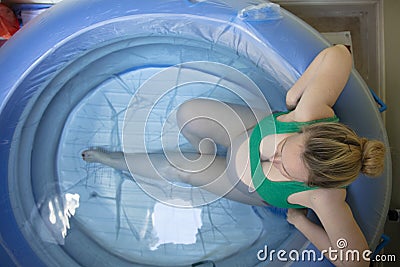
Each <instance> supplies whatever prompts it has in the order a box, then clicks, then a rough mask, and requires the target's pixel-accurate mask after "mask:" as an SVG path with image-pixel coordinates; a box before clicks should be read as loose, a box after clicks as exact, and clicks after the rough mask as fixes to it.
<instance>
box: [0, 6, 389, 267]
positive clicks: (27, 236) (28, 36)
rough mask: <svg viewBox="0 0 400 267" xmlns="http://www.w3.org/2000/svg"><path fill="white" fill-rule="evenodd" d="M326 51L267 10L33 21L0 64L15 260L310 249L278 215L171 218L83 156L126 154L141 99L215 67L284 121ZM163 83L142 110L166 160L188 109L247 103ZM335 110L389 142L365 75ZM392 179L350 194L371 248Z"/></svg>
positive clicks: (239, 259)
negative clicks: (194, 103) (126, 129)
mask: <svg viewBox="0 0 400 267" xmlns="http://www.w3.org/2000/svg"><path fill="white" fill-rule="evenodd" d="M326 45H327V43H326V42H325V41H323V39H322V38H321V37H320V36H319V34H317V33H316V32H314V31H313V30H312V29H311V28H310V27H309V26H307V25H305V24H304V23H303V22H301V21H300V20H298V19H297V18H295V17H294V16H292V15H290V14H288V13H287V12H285V11H284V10H282V9H280V8H279V7H277V6H276V5H271V4H270V3H265V2H264V1H217V0H215V1H195V0H193V1H186V0H169V1H165V0H162V1H161V0H152V1H141V2H140V3H138V2H136V1H128V0H127V1H119V2H117V3H115V2H111V1H65V2H62V3H59V4H57V5H56V6H55V7H52V8H51V9H50V10H49V11H48V12H45V13H44V14H42V15H40V16H39V17H37V18H36V19H34V20H33V21H32V22H31V23H30V24H28V25H27V26H26V28H24V29H23V30H22V31H21V32H19V33H17V34H16V36H14V37H13V38H12V40H10V41H9V42H8V43H7V44H6V45H5V46H4V47H3V48H2V49H1V50H0V66H2V69H3V68H7V69H9V70H8V71H7V72H2V73H1V74H0V84H2V89H1V91H0V99H1V104H0V111H1V113H0V126H1V132H0V172H1V177H2V178H1V186H0V190H2V191H1V195H2V196H5V197H4V198H3V201H2V202H1V203H0V204H1V209H2V210H3V218H5V219H3V220H2V221H1V222H0V227H1V228H0V229H1V244H2V246H3V247H4V248H5V249H6V251H7V252H8V254H9V257H10V258H11V259H12V260H13V261H14V263H15V264H17V265H22V266H32V265H34V266H46V265H47V266H54V265H60V266H79V265H81V266H90V265H93V266H94V265H96V266H106V265H112V266H127V265H130V266H132V265H136V266H145V265H149V266H165V265H166V264H170V265H172V266H186V265H191V264H196V263H197V262H204V263H207V262H208V263H210V262H213V263H214V264H216V265H217V266H257V265H259V266H264V265H265V262H260V261H259V260H258V259H257V257H256V256H257V252H258V251H259V250H261V249H263V248H264V246H265V245H268V246H269V247H270V248H271V249H280V248H283V249H286V250H290V249H298V250H300V249H301V248H304V247H306V246H308V242H307V241H306V240H305V239H304V237H303V236H302V235H301V234H299V233H298V232H297V231H296V230H295V229H293V228H292V227H290V226H289V225H288V224H287V223H286V221H285V219H284V218H282V217H280V216H277V215H274V214H272V213H271V212H269V211H268V210H265V209H263V208H256V207H251V206H246V205H241V204H238V203H235V202H232V201H227V200H225V199H220V200H218V201H217V202H215V203H212V204H210V205H207V206H204V207H195V208H192V209H179V208H173V207H172V208H171V207H170V206H167V205H163V204H160V203H159V202H156V201H154V199H152V198H151V197H149V196H147V195H146V194H144V193H143V192H142V191H141V189H140V188H139V187H138V186H137V184H136V183H135V182H134V180H133V179H132V177H130V176H129V175H127V174H126V173H123V172H118V171H115V170H113V169H110V168H105V167H103V166H100V165H97V164H89V165H88V164H86V163H85V162H83V161H82V160H81V159H80V152H81V151H82V150H83V149H85V148H87V147H95V146H102V147H106V148H108V149H110V150H119V149H120V148H121V145H122V144H121V138H122V136H121V135H122V128H123V127H122V122H123V114H124V112H125V111H126V109H127V107H128V106H129V101H130V99H131V98H132V97H133V96H134V95H135V92H136V91H137V90H138V89H139V88H140V87H141V85H143V83H144V82H145V81H147V80H149V79H150V78H151V77H154V75H153V74H155V73H158V72H159V71H160V70H164V69H167V68H169V67H171V66H175V65H177V64H183V63H187V62H204V61H205V62H211V63H213V64H221V65H224V66H229V67H231V68H233V69H235V70H236V71H237V72H239V73H241V74H243V75H244V76H246V77H249V78H250V79H251V80H252V81H253V82H254V84H255V85H256V86H257V87H258V88H259V89H260V92H261V93H262V95H263V97H264V98H265V100H266V101H267V102H268V104H269V106H270V107H269V108H271V110H283V109H285V103H284V96H285V93H286V90H288V89H289V88H290V86H291V85H292V84H293V83H294V81H295V80H296V79H297V78H298V77H299V75H300V73H302V71H304V69H305V68H306V66H307V65H308V64H309V62H310V61H311V60H312V58H313V57H314V56H315V55H316V54H317V53H318V52H319V51H320V50H321V49H322V48H323V47H325V46H326ZM5 66H6V67H5ZM217 78H220V79H222V80H224V79H225V80H227V81H229V82H232V81H235V79H234V77H229V75H228V77H222V76H221V77H217ZM173 79H176V77H171V80H173ZM169 82H171V81H169ZM159 84H160V87H159V88H155V89H154V91H153V90H151V91H149V92H147V91H146V92H145V94H144V95H142V98H141V101H138V102H135V103H136V105H137V109H136V110H137V111H139V112H140V111H141V110H143V109H146V108H148V107H149V106H151V107H153V108H152V109H151V113H150V117H149V118H151V120H150V121H149V122H150V123H148V125H147V126H146V127H149V128H146V129H147V131H146V133H147V134H146V135H145V136H144V138H145V140H146V145H147V146H149V147H150V148H151V149H153V150H157V149H159V148H160V146H161V145H160V142H159V140H160V137H162V136H163V132H162V131H161V130H160V129H162V127H163V126H164V125H165V121H166V119H167V118H168V117H169V115H170V114H171V112H173V110H175V109H176V107H177V106H179V104H180V103H183V102H184V101H185V100H188V99H191V98H195V97H208V98H214V99H219V100H224V101H230V102H240V101H241V99H240V95H239V98H238V95H237V94H232V91H231V90H229V88H226V87H224V86H219V85H218V84H219V83H214V84H213V86H210V84H207V83H193V84H190V85H186V86H183V87H177V88H172V89H171V88H166V89H165V90H164V91H163V90H162V89H163V88H162V84H163V81H160V83H159ZM216 85H217V86H216ZM236 86H238V84H236ZM156 89H161V90H158V91H157V90H156ZM170 89H171V90H170ZM155 92H157V94H159V98H160V102H158V105H155V103H154V101H153V99H154V94H155ZM241 94H243V93H241ZM253 97H254V95H253ZM254 104H255V103H254ZM135 107H136V106H135ZM335 110H336V112H337V113H338V115H339V117H340V118H341V120H342V121H343V122H345V123H348V124H350V125H351V126H352V127H353V128H354V129H355V130H356V131H357V132H358V133H359V134H361V135H365V136H368V137H374V138H378V139H381V140H383V141H384V142H387V139H386V134H385V131H384V128H383V125H382V122H381V120H380V117H379V114H378V112H377V110H376V108H375V103H374V102H373V100H372V97H371V96H370V94H369V91H368V90H367V87H366V85H365V84H364V83H363V81H362V80H361V79H360V77H359V75H358V74H357V73H356V72H353V73H352V75H351V78H350V80H349V83H348V84H347V86H346V88H345V90H344V92H343V94H342V96H341V97H340V99H339V101H338V103H337V104H336V106H335ZM173 126H174V124H172V126H171V127H170V129H173V128H174V127H173ZM139 137H140V135H138V138H139ZM179 145H180V146H183V147H185V146H186V145H187V142H185V141H184V140H180V144H179ZM390 178H391V173H390V160H389V158H388V161H387V168H386V172H385V173H384V174H383V175H382V177H381V179H376V180H370V179H367V178H365V177H360V178H359V179H358V180H357V182H356V183H354V184H353V185H352V186H350V188H349V197H348V202H349V204H350V206H351V207H352V210H353V213H354V215H355V217H356V219H357V221H358V223H359V224H360V227H361V228H362V230H363V232H364V233H365V235H366V238H367V240H368V242H369V244H370V246H371V248H374V247H375V246H376V244H377V242H378V241H379V237H380V234H381V232H382V228H383V223H384V218H385V214H386V211H387V207H388V200H389V198H390V195H389V194H390V193H389V190H390ZM173 213H174V214H176V215H175V218H179V220H178V221H185V222H186V223H187V226H186V227H183V226H180V227H177V226H176V223H177V221H173V220H172V222H173V223H172V225H171V224H168V223H167V219H166V216H167V215H166V214H173ZM160 221H161V222H162V221H165V225H163V224H162V223H161V224H160ZM160 225H163V226H162V227H161V228H160ZM249 225H251V227H250V226H249ZM163 227H164V229H163ZM171 233H172V234H171ZM179 236H181V238H179ZM183 237H185V238H183ZM269 264H270V265H274V264H276V265H280V264H281V263H280V262H271V263H269ZM316 264H318V265H320V264H321V263H320V262H318V263H316ZM307 265H310V263H307Z"/></svg>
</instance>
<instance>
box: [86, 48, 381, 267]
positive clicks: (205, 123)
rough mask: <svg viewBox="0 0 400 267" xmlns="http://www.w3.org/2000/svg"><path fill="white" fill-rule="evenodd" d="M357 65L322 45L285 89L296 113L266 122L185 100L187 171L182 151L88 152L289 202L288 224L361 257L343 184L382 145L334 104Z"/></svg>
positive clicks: (245, 197)
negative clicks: (359, 131) (222, 150)
mask: <svg viewBox="0 0 400 267" xmlns="http://www.w3.org/2000/svg"><path fill="white" fill-rule="evenodd" d="M351 68H352V59H351V55H350V53H349V51H348V50H347V48H346V47H344V46H342V45H337V46H333V47H330V48H327V49H325V50H323V51H321V52H320V53H319V54H318V55H317V57H316V58H315V59H314V60H313V61H312V63H311V64H310V65H309V66H308V68H307V70H306V71H305V72H304V74H303V75H302V76H301V77H300V78H299V79H298V81H297V82H296V83H295V84H294V85H293V87H292V88H291V89H290V90H289V91H288V93H287V96H286V104H287V106H288V108H289V110H291V111H289V112H279V113H274V114H271V115H270V116H267V117H265V118H263V119H262V120H261V121H257V120H256V118H259V116H257V113H258V112H259V114H262V112H261V111H259V110H252V109H250V108H248V107H246V106H241V105H235V104H228V103H223V102H219V101H216V100H210V99H194V100H190V101H188V102H185V103H184V104H182V105H181V106H180V107H179V110H178V112H177V120H178V124H179V127H180V129H181V132H182V134H183V135H184V136H185V137H186V138H187V140H188V141H189V142H190V143H191V144H192V145H193V146H194V147H195V148H197V149H198V153H197V155H196V157H195V158H191V164H190V167H189V166H187V165H186V162H187V159H186V160H183V158H182V155H181V154H180V153H168V156H167V155H165V154H153V155H149V157H147V156H144V155H143V154H124V153H123V152H105V151H102V150H97V149H93V150H86V151H84V152H83V153H82V157H83V159H84V160H85V161H87V162H99V163H102V164H105V165H108V166H111V167H113V168H116V169H120V170H125V171H130V172H131V173H132V174H133V175H141V176H145V177H149V178H152V177H154V178H158V177H159V175H158V173H157V171H156V170H154V169H153V168H151V167H150V168H149V166H151V165H149V162H148V160H149V158H150V159H151V162H152V164H153V165H156V166H157V167H158V168H159V169H161V170H162V171H163V172H164V173H165V175H166V176H168V177H175V179H177V180H178V181H182V182H185V183H189V184H191V185H193V186H201V187H202V188H204V189H206V190H208V191H210V192H212V193H214V194H217V195H219V196H224V197H227V198H229V199H232V200H235V201H239V202H242V203H246V204H250V205H272V206H277V207H283V208H289V211H288V216H287V220H288V221H289V223H291V224H293V225H294V226H295V227H297V229H299V230H300V231H301V232H302V233H303V234H304V235H305V236H306V237H307V238H308V239H309V240H310V241H311V242H312V243H313V244H314V245H315V246H316V247H317V248H318V249H320V250H321V251H323V250H328V248H332V249H338V247H337V241H338V240H340V239H343V238H344V239H346V240H347V242H348V244H347V247H346V248H344V249H343V250H344V252H346V251H348V250H358V251H359V252H360V255H361V252H362V251H364V250H367V249H368V245H367V242H366V240H365V237H364V235H363V233H362V232H361V230H360V228H359V226H358V225H357V223H356V221H355V220H354V217H353V215H352V212H351V210H350V208H349V206H348V205H347V203H346V201H345V198H346V187H347V186H348V185H349V184H351V183H352V182H353V181H354V180H355V179H356V178H357V176H358V175H359V173H360V172H361V173H364V174H366V175H367V176H371V177H374V176H378V175H379V174H381V172H382V171H383V168H384V155H385V147H384V145H383V143H382V142H379V141H376V140H368V139H366V138H363V137H359V136H357V135H356V133H355V132H354V131H353V130H351V129H350V128H349V127H347V126H345V125H343V124H341V123H339V118H338V117H337V116H336V115H335V113H334V110H333V109H332V106H333V105H334V104H335V102H336V100H337V99H338V97H339V95H340V93H341V92H342V90H343V88H344V86H345V84H346V82H347V80H348V78H349V75H350V71H351ZM211 140H212V141H211ZM214 142H215V143H217V144H219V145H222V146H225V147H227V149H228V152H227V156H226V157H221V156H215V150H216V146H215V145H214ZM190 156H193V155H189V156H188V157H190ZM170 162H174V164H171V163H170ZM180 162H181V163H180ZM127 163H128V164H127ZM128 166H129V168H128ZM304 208H309V209H312V210H313V211H314V212H315V213H316V214H317V216H318V218H319V219H320V221H321V224H322V226H320V225H317V224H314V223H313V222H311V221H310V220H309V219H308V218H307V217H306V215H305V212H304ZM327 256H328V255H327ZM331 260H332V261H333V262H334V263H335V264H337V265H342V264H345V265H346V266H348V265H355V266H356V265H357V266H358V265H360V266H367V265H368V264H367V262H365V261H363V260H362V258H361V259H360V260H359V261H357V260H355V261H340V259H336V258H334V257H331Z"/></svg>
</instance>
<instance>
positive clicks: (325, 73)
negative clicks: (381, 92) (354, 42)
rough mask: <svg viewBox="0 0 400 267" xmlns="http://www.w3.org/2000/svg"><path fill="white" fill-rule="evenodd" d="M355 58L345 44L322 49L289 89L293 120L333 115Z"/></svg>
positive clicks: (288, 94) (289, 104)
mask: <svg viewBox="0 0 400 267" xmlns="http://www.w3.org/2000/svg"><path fill="white" fill-rule="evenodd" d="M351 68H352V57H351V54H350V52H349V51H348V49H347V48H346V47H345V46H343V45H336V46H333V47H329V48H326V49H324V50H323V51H321V52H320V53H319V54H318V55H317V56H316V57H315V59H314V60H313V61H312V62H311V64H310V65H309V66H308V68H307V69H306V71H305V72H304V73H303V75H302V76H301V77H300V78H299V79H298V80H297V81H296V83H295V84H294V85H293V87H292V88H291V89H290V90H289V91H288V93H287V96H286V104H287V106H288V108H291V109H294V110H293V111H292V114H291V119H293V120H296V121H310V120H315V119H322V118H325V117H330V116H332V115H333V114H334V113H333V110H332V106H333V105H334V104H335V102H336V100H337V98H338V97H339V95H340V93H341V92H342V91H343V88H344V86H345V85H346V83H347V80H348V78H349V75H350V72H351Z"/></svg>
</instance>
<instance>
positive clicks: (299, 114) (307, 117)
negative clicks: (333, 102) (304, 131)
mask: <svg viewBox="0 0 400 267" xmlns="http://www.w3.org/2000/svg"><path fill="white" fill-rule="evenodd" d="M333 116H335V112H334V111H333V109H332V108H331V107H329V106H325V107H323V108H321V107H318V108H315V109H307V110H305V111H304V110H301V111H299V110H293V111H291V112H289V113H287V114H283V115H280V116H279V117H278V120H279V121H283V122H292V121H294V122H309V121H314V120H320V119H326V118H331V117H333Z"/></svg>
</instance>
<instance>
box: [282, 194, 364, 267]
mask: <svg viewBox="0 0 400 267" xmlns="http://www.w3.org/2000/svg"><path fill="white" fill-rule="evenodd" d="M314 191H315V194H313V195H312V198H311V201H310V203H311V207H310V208H312V209H313V210H314V211H315V213H316V214H317V216H318V218H319V219H320V221H321V223H322V226H323V228H322V227H321V226H319V225H316V224H314V223H313V222H311V221H310V220H309V219H308V218H307V217H306V216H305V215H301V213H299V212H298V211H297V212H296V211H291V212H290V213H288V221H289V222H290V223H292V224H293V225H294V226H296V228H297V229H299V230H300V231H301V232H302V233H303V234H304V235H305V236H306V237H307V238H308V239H309V240H310V241H311V242H312V243H313V244H314V245H315V246H316V247H317V248H318V249H319V250H320V251H324V250H325V251H329V249H330V250H331V251H332V250H336V251H337V252H335V253H332V254H331V256H332V257H331V258H330V260H331V261H332V262H333V263H334V264H335V265H336V266H368V265H369V264H368V262H367V261H365V259H364V258H363V253H364V251H367V250H368V249H369V248H368V244H367V242H366V240H365V237H364V235H363V233H362V232H361V230H360V228H359V226H358V225H357V223H356V221H355V220H354V217H353V214H352V212H351V210H350V208H349V206H348V205H347V203H346V202H345V193H344V192H343V191H344V190H338V189H318V190H314ZM317 191H319V192H317ZM340 241H342V242H340ZM342 243H346V246H345V247H340V245H341V244H342ZM341 255H343V256H342V257H341ZM325 256H326V257H327V258H328V259H329V256H330V255H329V254H328V253H325ZM356 256H359V259H358V260H357V257H356ZM364 256H370V255H369V254H368V253H367V254H365V255H364ZM353 257H354V258H353ZM353 259H354V260H353Z"/></svg>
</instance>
